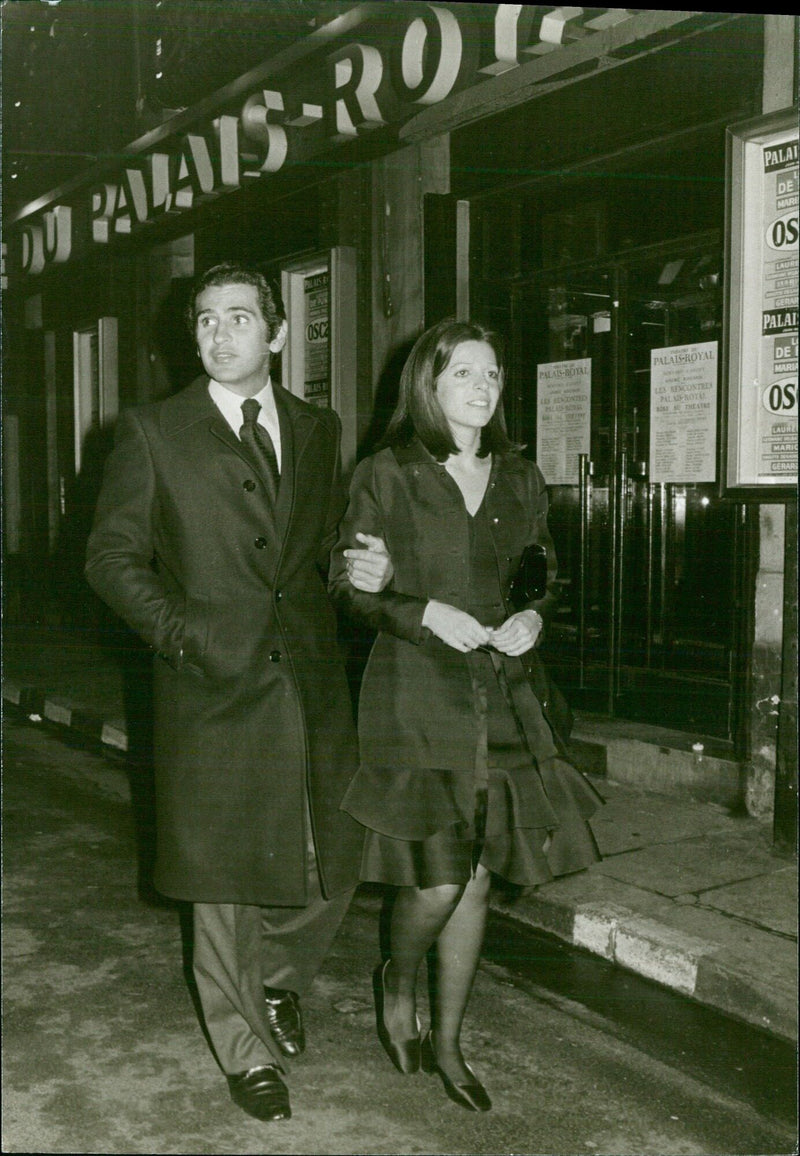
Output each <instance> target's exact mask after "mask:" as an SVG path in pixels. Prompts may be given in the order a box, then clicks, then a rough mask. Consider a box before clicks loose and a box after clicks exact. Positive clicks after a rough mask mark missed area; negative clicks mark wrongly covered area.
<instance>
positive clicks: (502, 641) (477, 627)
mask: <svg viewBox="0 0 800 1156" xmlns="http://www.w3.org/2000/svg"><path fill="white" fill-rule="evenodd" d="M422 625H423V626H426V627H427V628H428V630H430V631H431V632H432V633H433V634H435V635H436V637H437V638H440V639H441V640H442V642H445V643H447V645H448V646H452V647H453V649H454V650H460V651H461V652H462V653H463V654H466V653H467V652H468V651H470V650H477V649H478V647H492V648H493V649H494V650H499V651H500V652H501V653H502V654H507V655H509V656H510V657H516V656H517V655H520V654H525V653H526V651H528V650H530V649H531V648H532V647H533V646H535V645H536V641H537V639H538V637H539V634H540V633H541V630H542V618H541V615H540V614H539V612H538V611H537V610H520V611H519V612H518V613H517V614H512V615H511V617H510V618H507V619H506V620H505V622H504V623H503V624H502V626H497V627H491V626H483V625H482V624H481V623H480V622H478V620H477V619H476V618H473V617H472V615H471V614H467V613H466V611H464V610H459V609H458V608H457V607H456V606H450V605H449V604H448V603H446V602H437V601H435V600H433V599H432V600H431V601H430V602H429V603H428V605H427V606H426V607H425V613H424V614H423V616H422Z"/></svg>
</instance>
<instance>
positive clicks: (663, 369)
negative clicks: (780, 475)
mask: <svg viewBox="0 0 800 1156" xmlns="http://www.w3.org/2000/svg"><path fill="white" fill-rule="evenodd" d="M716 466H717V342H716V341H704V342H699V343H696V344H693V345H673V346H669V347H667V348H665V349H651V351H650V481H651V482H683V483H693V482H713V481H715V479H716V476H717V468H716Z"/></svg>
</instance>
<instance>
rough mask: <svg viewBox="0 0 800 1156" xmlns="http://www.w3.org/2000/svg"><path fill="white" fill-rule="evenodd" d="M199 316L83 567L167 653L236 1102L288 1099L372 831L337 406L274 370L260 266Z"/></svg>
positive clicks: (182, 874) (193, 895) (185, 812)
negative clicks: (188, 350) (335, 574)
mask: <svg viewBox="0 0 800 1156" xmlns="http://www.w3.org/2000/svg"><path fill="white" fill-rule="evenodd" d="M192 326H193V330H194V334H195V337H196V340H197V345H198V352H199V354H200V357H201V359H202V362H203V366H204V368H205V370H206V372H207V374H208V376H207V377H201V378H198V379H197V380H196V381H195V382H193V383H192V385H190V386H189V387H188V388H187V389H185V390H183V391H182V392H181V393H178V394H177V395H175V396H174V397H170V398H168V399H167V400H166V401H162V402H159V403H155V404H152V405H148V406H143V407H141V408H139V409H134V410H127V411H126V412H124V413H123V414H122V415H121V417H120V420H119V423H118V428H117V437H116V444H115V448H114V450H113V452H112V454H111V456H110V458H109V460H108V464H107V467H106V474H105V478H104V481H103V487H102V491H101V494H100V499H99V502H98V507H97V513H96V517H95V523H94V527H93V530H92V534H91V537H90V540H89V546H88V553H87V567H86V574H87V577H88V580H89V582H90V583H91V585H92V586H93V588H94V589H95V590H96V591H97V592H98V593H99V594H100V595H101V597H102V598H103V599H105V601H106V602H107V603H108V604H109V605H110V606H111V607H112V608H113V609H114V610H115V611H116V612H117V613H118V614H120V615H121V616H122V617H123V618H124V619H125V620H126V621H127V622H128V624H129V625H130V626H131V627H133V629H135V630H136V631H138V633H139V634H140V635H141V636H142V638H143V639H144V640H145V641H146V642H147V643H148V644H149V645H150V646H151V647H152V648H153V650H154V652H155V659H154V666H155V763H156V818H157V851H156V867H155V885H156V887H157V888H158V890H159V891H161V892H162V893H163V894H165V895H168V896H171V897H173V898H176V899H187V900H191V901H192V902H193V903H194V974H195V978H196V981H197V987H198V990H199V993H200V999H201V1003H202V1007H203V1014H204V1018H205V1021H206V1025H207V1028H208V1032H209V1035H210V1038H211V1041H212V1043H213V1045H214V1049H215V1051H216V1054H217V1058H218V1060H219V1063H220V1066H221V1067H222V1069H223V1071H224V1072H225V1073H226V1075H227V1077H228V1082H229V1086H230V1090H231V1095H232V1097H233V1099H234V1101H235V1102H236V1103H238V1104H239V1105H240V1106H241V1107H242V1108H243V1109H244V1110H245V1111H247V1112H249V1113H250V1114H251V1115H253V1116H256V1117H257V1118H259V1119H264V1120H277V1119H285V1118H288V1117H289V1116H290V1114H291V1111H290V1106H289V1094H288V1089H287V1087H286V1085H285V1084H284V1082H283V1081H282V1080H281V1078H280V1073H281V1072H285V1070H286V1068H285V1059H284V1057H285V1056H286V1055H296V1054H297V1053H298V1052H300V1051H302V1049H303V1047H304V1032H303V1023H302V1018H301V1013H300V1002H299V1000H300V997H301V996H302V995H303V993H304V992H306V991H307V990H308V988H309V986H310V984H311V982H312V980H313V978H314V975H315V974H316V972H317V970H318V969H319V967H320V965H321V963H322V960H323V958H324V956H325V954H326V952H327V950H328V948H329V946H330V943H331V941H332V939H333V937H334V935H335V933H336V930H337V928H338V927H339V924H340V922H341V920H342V918H343V916H344V914H345V911H346V909H347V906H348V903H349V900H350V897H351V895H352V889H353V888H354V886H355V884H356V882H357V876H358V866H359V857H360V850H361V842H362V836H361V829H360V828H359V827H358V826H357V824H356V823H355V822H354V821H353V820H352V819H350V818H349V817H348V816H347V815H346V814H344V813H343V812H342V811H341V810H340V809H339V804H340V801H341V799H342V796H343V795H344V792H345V790H346V789H347V785H348V783H349V781H350V779H351V777H352V775H353V773H354V771H355V769H356V765H357V749H356V740H355V734H354V729H353V725H352V711H351V704H350V698H349V693H348V687H347V681H346V677H345V673H344V668H343V666H342V663H341V660H340V656H339V653H338V650H337V645H336V627H335V619H334V614H333V611H332V609H331V606H330V603H329V602H328V598H327V594H326V591H325V582H324V574H325V572H326V570H327V565H328V554H329V550H330V548H331V546H332V545H333V543H334V541H335V538H336V527H337V522H338V520H339V517H340V515H341V512H342V509H343V495H342V493H341V491H340V485H339V435H340V424H339V419H338V417H337V416H336V414H335V413H334V412H333V411H332V410H327V409H321V408H317V407H313V406H311V405H308V404H306V403H305V402H303V401H300V400H298V399H297V398H295V397H294V396H292V395H291V394H290V393H288V392H287V391H285V390H283V389H281V388H280V387H279V386H277V385H275V384H274V383H273V382H271V380H270V373H269V367H270V357H271V355H272V354H276V353H278V352H279V351H280V349H281V348H282V347H283V345H284V343H285V340H286V320H285V317H284V314H283V309H282V306H281V303H280V300H279V298H278V297H277V294H276V293H274V292H273V290H272V289H271V286H270V285H269V283H268V282H267V281H266V279H265V278H264V277H263V276H262V275H261V274H260V273H259V272H257V271H255V270H251V269H248V268H246V267H244V266H239V265H234V264H232V263H227V264H225V265H220V266H215V267H214V268H213V269H211V270H209V271H208V272H207V273H206V274H204V275H203V276H202V277H201V278H200V279H199V280H198V282H197V283H196V286H195V291H194V293H193V295H192ZM250 399H253V400H250ZM360 561H361V566H360V573H361V578H360V580H361V581H362V582H363V589H372V590H378V589H380V588H381V585H382V584H383V583H385V581H387V580H388V575H389V570H390V563H389V561H388V559H387V558H386V556H385V554H384V553H383V551H382V549H381V543H380V542H379V541H378V540H377V539H370V540H369V541H367V542H366V543H365V549H364V551H363V552H362V558H361V560H360ZM355 580H358V575H356V578H355Z"/></svg>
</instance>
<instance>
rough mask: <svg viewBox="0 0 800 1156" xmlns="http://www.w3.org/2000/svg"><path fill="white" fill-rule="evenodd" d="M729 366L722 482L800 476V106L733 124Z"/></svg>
mask: <svg viewBox="0 0 800 1156" xmlns="http://www.w3.org/2000/svg"><path fill="white" fill-rule="evenodd" d="M727 141H728V176H727V182H728V183H727V190H726V194H727V225H728V228H727V234H728V260H727V269H728V283H727V284H728V318H727V320H728V349H727V353H728V372H727V373H726V374H725V379H724V382H723V384H724V387H725V389H726V390H727V396H726V405H725V412H724V417H725V421H726V436H725V439H724V442H723V451H724V456H723V463H724V473H723V478H722V481H723V484H724V486H725V487H726V488H727V489H728V490H730V491H731V494H732V496H738V495H740V494H742V492H743V491H745V490H748V491H750V493H751V495H752V496H756V495H757V494H758V493H759V491H761V492H765V491H766V490H767V489H772V491H773V492H776V491H777V490H778V489H779V488H781V487H782V488H783V490H784V493H785V495H786V496H789V495H790V493H791V488H792V487H794V486H796V485H797V334H798V273H800V248H799V247H798V238H799V236H800V228H799V226H798V215H797V213H798V199H799V198H798V194H799V192H800V183H799V182H798V134H797V111H796V109H795V110H791V109H788V110H785V111H782V112H780V113H770V114H769V115H767V116H764V117H758V118H756V119H755V120H752V121H746V122H744V123H742V124H738V125H732V126H730V127H729V129H728V134H727Z"/></svg>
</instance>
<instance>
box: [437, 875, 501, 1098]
mask: <svg viewBox="0 0 800 1156" xmlns="http://www.w3.org/2000/svg"><path fill="white" fill-rule="evenodd" d="M489 884H490V875H489V872H488V871H487V870H486V868H485V867H481V866H480V865H479V866H478V869H477V871H476V874H475V877H474V878H473V879H470V881H469V883H468V884H467V886H466V888H465V889H464V892H463V894H462V896H461V899H460V900H459V902H458V905H457V907H456V908H455V910H454V911H453V913H452V915H451V916H450V918H449V919H448V921H447V923H446V924H445V926H444V927H443V928H442V930H441V932H440V933H439V937H438V939H437V941H436V984H435V998H434V1006H433V1008H432V1009H431V1027H432V1030H433V1043H434V1050H435V1052H436V1060H437V1063H438V1064H439V1067H440V1068H441V1069H442V1071H443V1072H444V1073H445V1074H446V1075H447V1076H449V1078H450V1079H451V1080H452V1081H453V1083H455V1084H464V1083H468V1082H469V1081H470V1080H471V1079H472V1076H471V1075H470V1073H469V1071H468V1069H467V1068H466V1067H465V1065H464V1059H463V1056H462V1055H461V1049H460V1047H459V1036H460V1034H461V1025H462V1023H463V1021H464V1013H465V1012H466V1010H467V1003H468V1001H469V997H470V992H471V991H472V984H473V982H474V980H475V973H476V972H477V970H478V962H479V960H480V954H481V947H482V946H483V937H484V933H485V931H486V917H487V914H488V911H489Z"/></svg>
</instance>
